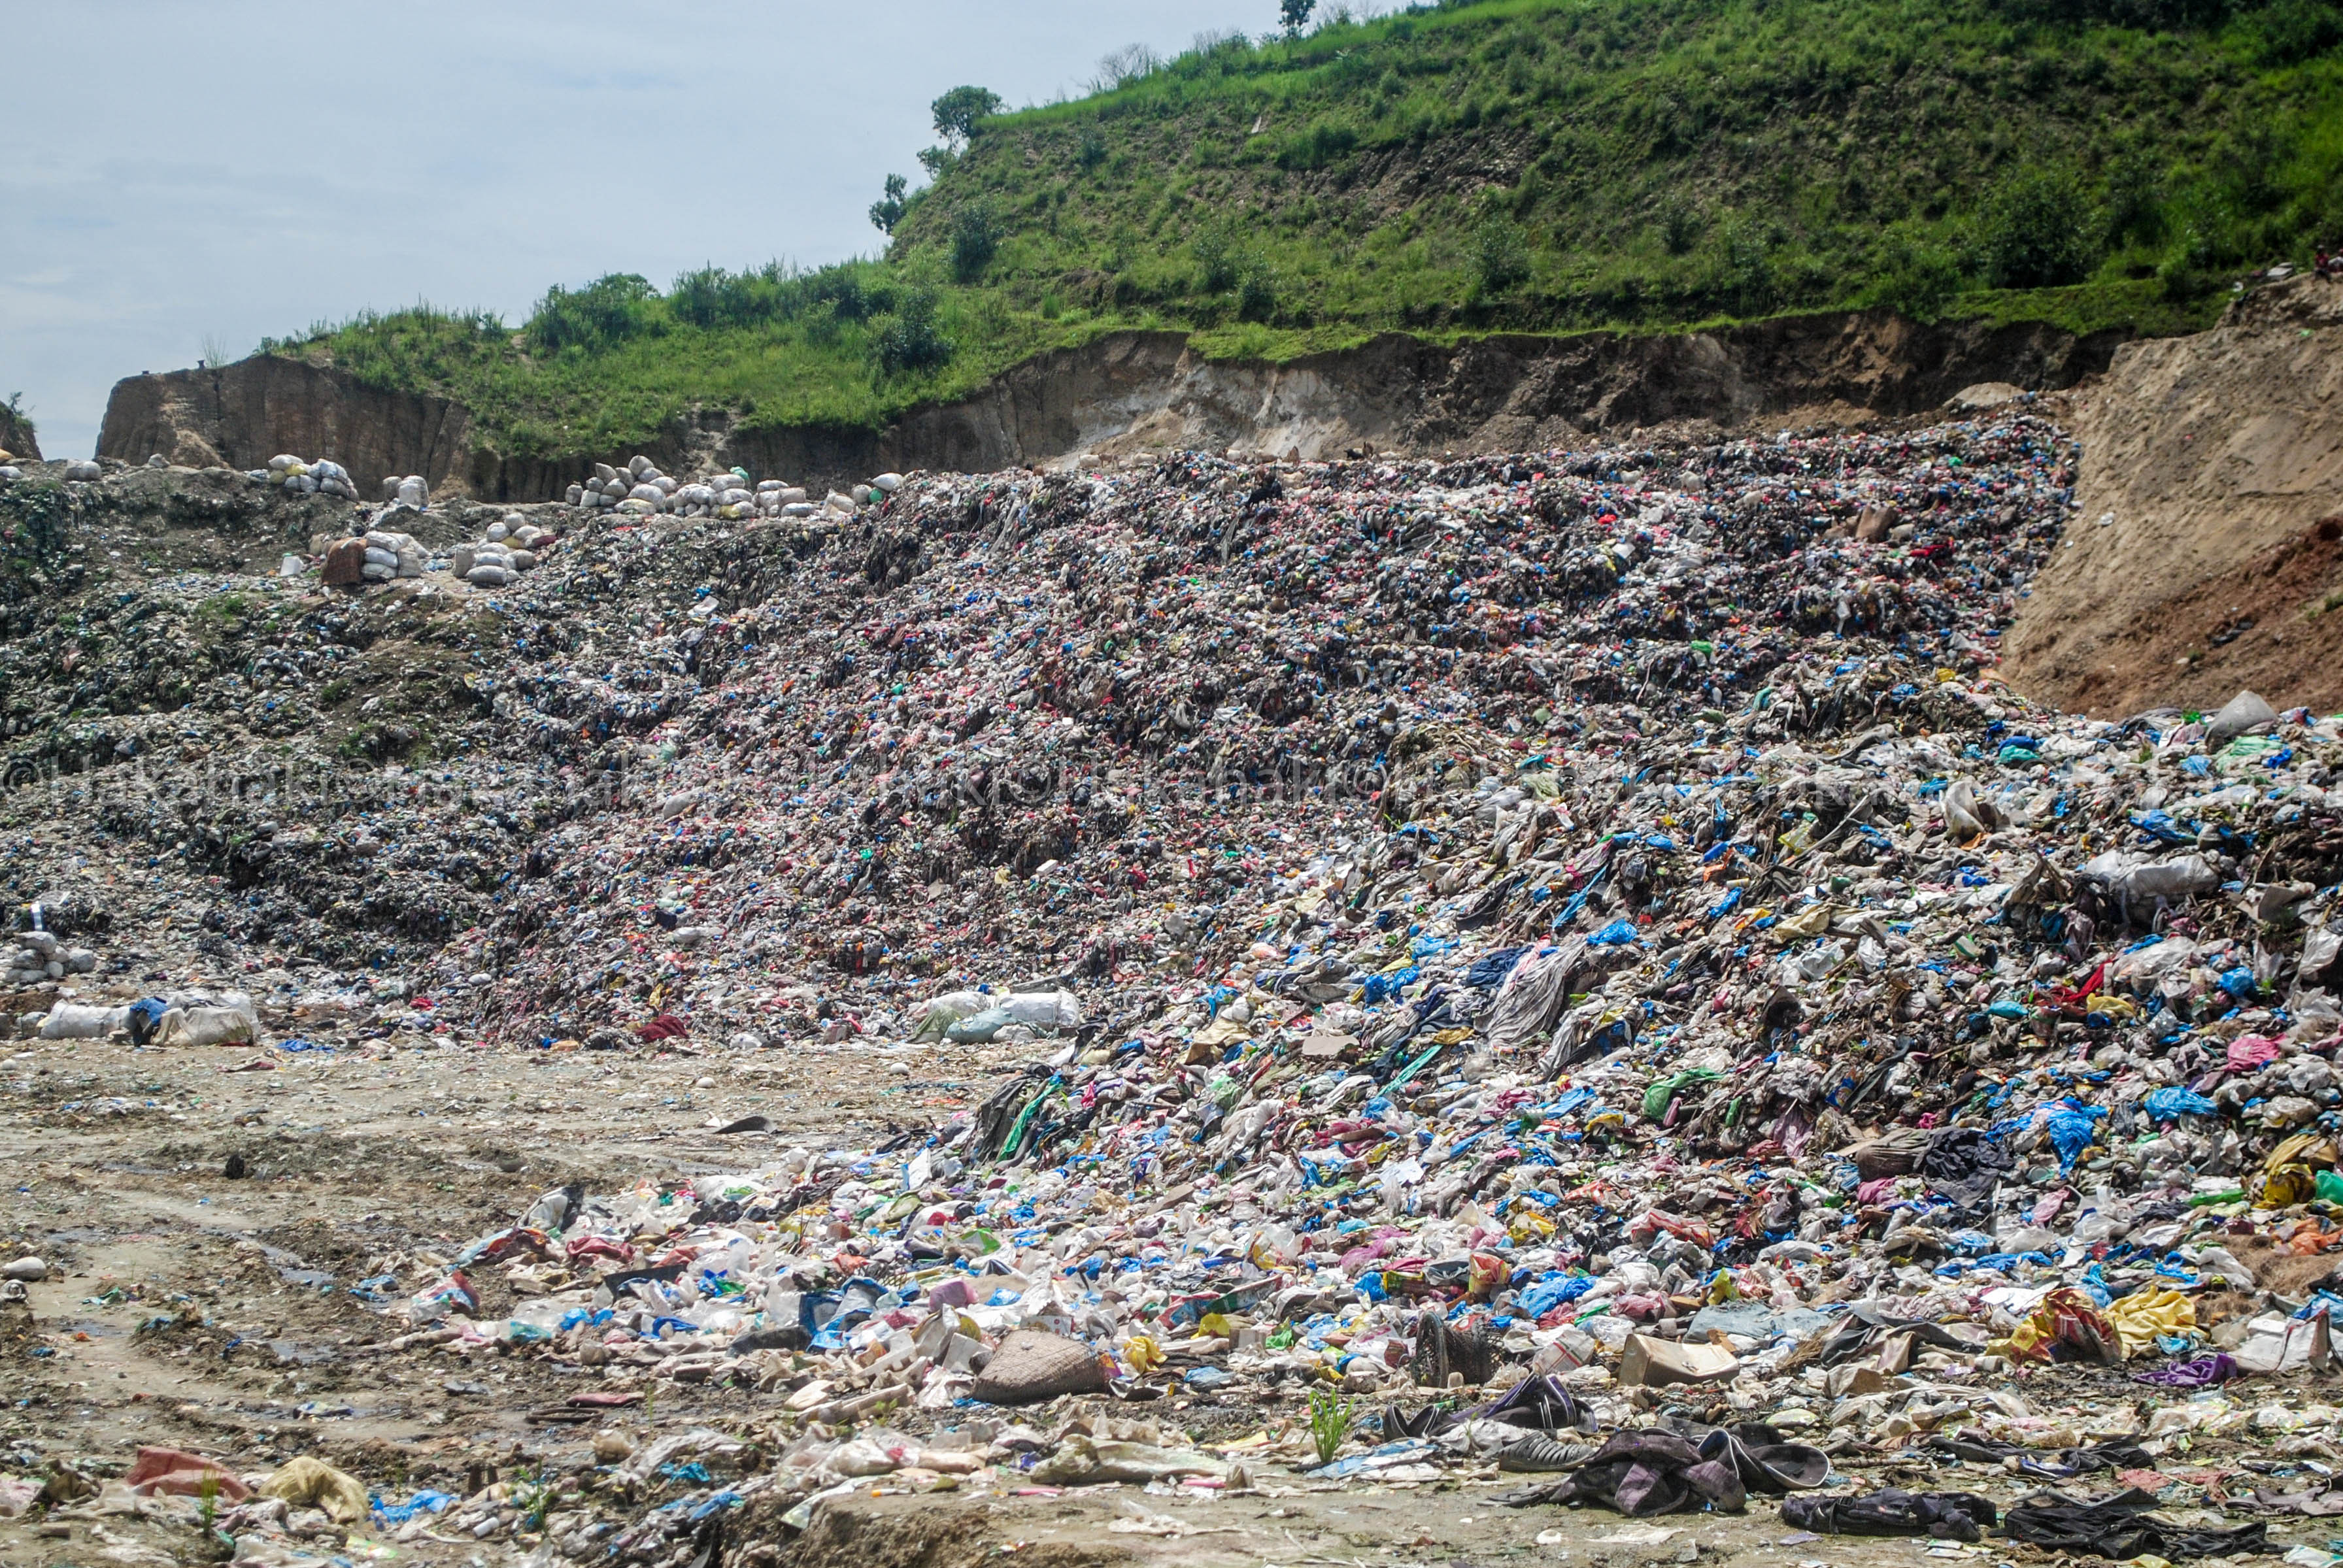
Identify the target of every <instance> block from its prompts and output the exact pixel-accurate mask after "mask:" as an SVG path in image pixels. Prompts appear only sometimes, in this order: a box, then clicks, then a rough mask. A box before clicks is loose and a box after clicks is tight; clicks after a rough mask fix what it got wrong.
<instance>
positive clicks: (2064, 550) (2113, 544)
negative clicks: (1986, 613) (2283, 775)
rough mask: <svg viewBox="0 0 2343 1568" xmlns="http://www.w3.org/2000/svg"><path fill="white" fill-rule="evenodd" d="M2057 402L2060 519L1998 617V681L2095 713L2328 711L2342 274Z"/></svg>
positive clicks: (2291, 286) (2262, 300)
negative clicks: (2069, 456) (2250, 697)
mask: <svg viewBox="0 0 2343 1568" xmlns="http://www.w3.org/2000/svg"><path fill="white" fill-rule="evenodd" d="M2073 405H2074V406H2073V407H2072V409H2071V410H2070V411H2069V412H2068V414H2067V415H2066V418H2067V420H2068V421H2069V425H2070V428H2072V429H2073V430H2074V432H2075V434H2076V437H2077V438H2078V439H2079V440H2080V441H2081V442H2082V444H2083V462H2082V468H2081V472H2080V475H2079V477H2078V480H2077V490H2076V500H2077V512H2076V520H2075V523H2074V525H2073V526H2072V527H2071V528H2069V529H2068V530H2067V533H2066V540H2065V542H2064V544H2062V546H2061V547H2060V548H2058V549H2057V550H2056V551H2055V552H2054V553H2053V554H2052V556H2051V558H2050V560H2049V562H2048V563H2047V564H2046V566H2045V567H2044V568H2043V569H2042V572H2041V574H2040V575H2039V576H2038V577H2036V579H2035V582H2034V588H2033V593H2032V597H2031V598H2028V599H2027V600H2026V603H2025V604H2024V606H2023V607H2022V608H2020V610H2019V612H2018V615H2017V618H2016V623H2015V624H2014V625H2013V626H2012V627H2011V628H2010V630H2009V635H2008V642H2007V647H2008V650H2009V655H2010V658H2009V673H2010V676H2011V678H2012V679H2013V680H2014V681H2015V683H2016V685H2017V686H2018V687H2020V688H2021V689H2024V690H2025V691H2026V693H2027V694H2028V695H2030V696H2034V697H2037V698H2041V699H2046V700H2048V701H2052V702H2056V703H2057V704H2059V705H2061V706H2062V707H2066V708H2070V709H2083V710H2085V711H2087V712H2091V713H2094V714H2098V715H2101V716H2103V717H2123V716H2126V715H2128V714H2131V713H2136V712H2137V711H2139V710H2141V709H2145V708H2148V707H2151V706H2154V705H2157V704H2160V703H2179V704H2183V705H2187V706H2191V707H2200V708H2209V707H2213V706H2217V705H2218V704H2219V703H2222V702H2225V701H2227V699H2229V698H2230V697H2231V696H2233V695H2234V694H2235V693H2236V692H2237V689H2239V688H2240V687H2250V688H2252V689H2255V690H2258V691H2259V692H2260V693H2261V694H2262V696H2264V697H2265V698H2267V699H2269V700H2270V701H2271V702H2273V703H2275V704H2277V705H2278V707H2280V708H2286V707H2288V706H2291V705H2294V704H2298V703H2300V704H2306V705H2308V706H2311V707H2315V708H2318V709H2334V708H2336V707H2338V706H2343V658H2338V654H2343V618H2338V617H2336V616H2334V615H2332V614H2329V613H2328V612H2327V610H2326V608H2325V607H2326V605H2327V602H2328V596H2329V595H2330V594H2331V593H2333V592H2334V590H2335V589H2336V588H2337V587H2338V561H2343V522H2338V523H2334V524H2331V525H2330V524H2328V523H2327V522H2325V521H2323V519H2328V518H2335V517H2336V516H2337V515H2338V513H2343V286H2338V285H2336V284H2333V283H2327V282H2321V281H2319V280H2317V279H2314V278H2301V279H2296V280H2292V281H2289V282H2288V283H2284V284H2280V285H2278V286H2275V287H2272V288H2269V289H2267V290H2264V291H2261V292H2259V293H2257V294H2254V295H2251V296H2248V297H2247V298H2246V299H2244V300H2242V301H2240V302H2239V303H2238V304H2237V306H2235V307H2232V308H2231V309H2230V311H2229V313H2228V315H2227V316H2226V317H2223V319H2222V321H2221V324H2220V325H2219V326H2218V327H2215V328H2214V329H2213V330H2212V331H2210V332H2204V333H2199V334H2197V336H2195V337H2175V338H2166V339H2161V340H2157V341H2154V342H2140V343H2129V344H2126V345H2125V346H2124V347H2121V348H2119V349H2118V350H2117V352H2116V356H2115V360H2114V363H2113V365H2112V366H2111V367H2110V368H2109V369H2108V371H2107V375H2106V376H2105V377H2103V378H2101V379H2100V380H2098V381H2097V382H2096V383H2095V384H2094V385H2093V386H2091V387H2087V388H2085V389H2083V390H2081V391H2078V392H2077V394H2076V396H2075V397H2074V400H2073Z"/></svg>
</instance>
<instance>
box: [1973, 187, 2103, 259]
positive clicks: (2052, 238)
mask: <svg viewBox="0 0 2343 1568" xmlns="http://www.w3.org/2000/svg"><path fill="white" fill-rule="evenodd" d="M2091 229H2092V225H2091V223H2090V221H2089V216H2088V214H2087V211H2086V210H2085V208H2084V206H2083V198H2082V195H2081V193H2080V192H2079V191H2078V190H2077V189H2076V186H2075V180H2074V176H2072V175H2069V174H2067V173H2066V171H2064V170H2062V169H2054V168H2049V167H2046V166H2041V165H2036V166H2032V167H2028V168H2023V169H2019V170H2018V171H2016V173H2015V174H2012V175H2010V176H2008V177H2006V178H2005V179H2004V180H2003V181H2002V182H2001V183H2000V184H1999V185H1997V186H1995V187H1994V188H1993V189H1992V190H1991V191H1990V192H1989V193H1987V195H1986V199H1985V201H1984V202H1983V203H1982V204H1981V205H1980V207H1979V209H1978V213H1977V247H1978V253H1979V258H1980V259H1981V260H1982V262H1983V263H1984V271H1985V277H1986V282H1987V283H1989V284H1991V285H1992V286H1994V287H1996V288H2056V287H2060V286H2064V285H2066V284H2070V283H2080V282H2081V281H2082V280H2083V278H2084V277H2085V276H2086V275H2087V274H2088V273H2089V272H2090V270H2091V264H2092V262H2093V260H2094V259H2095V258H2094V257H2093V256H2092V249H2093V247H2092V245H2091V239H2090V232H2091Z"/></svg>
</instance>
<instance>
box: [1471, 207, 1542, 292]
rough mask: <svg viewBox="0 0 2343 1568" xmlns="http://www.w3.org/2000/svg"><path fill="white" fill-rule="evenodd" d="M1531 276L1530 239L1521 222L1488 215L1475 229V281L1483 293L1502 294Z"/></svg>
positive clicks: (1475, 284) (1474, 283)
mask: <svg viewBox="0 0 2343 1568" xmlns="http://www.w3.org/2000/svg"><path fill="white" fill-rule="evenodd" d="M1529 276H1530V247H1529V242H1528V241H1527V240H1526V239H1524V238H1523V235H1522V230H1521V226H1520V225H1518V224H1515V223H1513V222H1511V221H1509V220H1508V219H1505V218H1502V217H1485V218H1483V219H1482V220H1481V226H1480V227H1478V228H1476V229H1474V230H1473V285H1474V286H1475V287H1476V288H1477V289H1478V291H1479V292H1480V293H1482V294H1483V295H1494V294H1503V293H1504V292H1505V291H1506V290H1507V289H1509V288H1512V287H1513V286H1515V285H1516V284H1521V283H1525V282H1527V281H1528V280H1529Z"/></svg>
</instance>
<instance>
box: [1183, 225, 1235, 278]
mask: <svg viewBox="0 0 2343 1568" xmlns="http://www.w3.org/2000/svg"><path fill="white" fill-rule="evenodd" d="M1188 249H1189V251H1190V253H1191V254H1192V255H1193V256H1195V258H1196V266H1197V267H1198V268H1199V269H1200V270H1199V272H1198V274H1197V278H1196V281H1197V283H1198V284H1200V285H1201V286H1202V288H1203V290H1204V292H1205V293H1206V294H1226V293H1227V292H1228V291H1229V290H1230V289H1232V288H1234V287H1235V286H1237V277H1238V275H1239V272H1240V270H1241V268H1240V264H1239V262H1238V258H1237V253H1236V250H1235V247H1233V246H1231V245H1230V244H1229V236H1226V235H1224V234H1222V233H1221V232H1219V231H1218V230H1217V229H1206V230H1205V231H1204V232H1203V233H1202V234H1200V235H1198V236H1196V237H1195V239H1194V240H1192V242H1190V244H1189V246H1188Z"/></svg>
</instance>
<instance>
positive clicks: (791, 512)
mask: <svg viewBox="0 0 2343 1568" xmlns="http://www.w3.org/2000/svg"><path fill="white" fill-rule="evenodd" d="M902 483H903V476H902V475H900V474H881V475H880V476H879V477H877V478H875V479H873V480H871V481H870V483H869V484H868V485H858V486H856V487H855V488H854V492H853V494H851V495H840V494H839V493H838V492H837V491H835V490H832V491H831V492H830V494H829V495H828V496H827V497H825V498H823V499H822V500H821V501H820V502H819V503H817V502H814V501H809V500H808V499H807V498H806V492H805V489H804V487H801V486H798V485H792V484H789V483H788V482H787V481H785V480H781V479H751V478H749V470H747V469H746V468H737V467H736V468H727V469H724V470H723V471H721V472H719V473H713V474H709V476H707V477H705V478H700V479H695V480H692V481H690V482H689V483H686V482H684V481H681V480H679V479H677V478H675V477H672V476H670V475H667V474H662V473H660V472H659V466H658V465H657V464H655V463H653V462H652V461H651V460H650V459H649V457H629V458H628V460H627V466H626V467H625V469H624V470H620V469H618V468H614V467H611V466H610V465H609V464H608V463H597V464H595V465H594V477H592V478H589V479H587V480H584V481H583V482H581V483H578V484H575V485H572V486H570V487H569V490H568V495H567V497H566V499H567V500H568V503H569V505H571V506H573V507H587V508H592V509H594V510H597V511H606V512H607V511H625V512H637V513H643V514H650V513H657V512H666V513H672V514H674V515H676V516H678V517H685V518H733V519H740V518H809V517H812V516H813V515H814V514H815V513H817V512H820V511H822V510H824V509H827V510H829V511H831V512H835V513H842V514H851V513H852V512H853V511H854V510H855V508H858V507H860V506H864V505H867V504H870V502H874V501H878V500H880V499H883V498H885V497H886V496H888V495H890V494H892V493H893V492H894V491H895V490H896V489H897V488H899V487H900V486H901V485H902Z"/></svg>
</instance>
